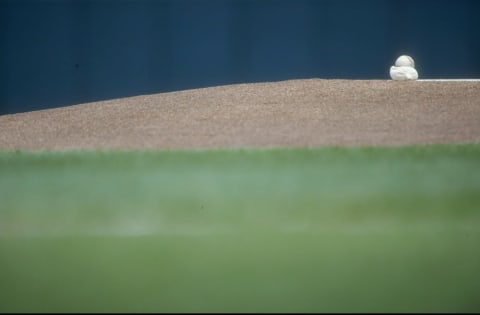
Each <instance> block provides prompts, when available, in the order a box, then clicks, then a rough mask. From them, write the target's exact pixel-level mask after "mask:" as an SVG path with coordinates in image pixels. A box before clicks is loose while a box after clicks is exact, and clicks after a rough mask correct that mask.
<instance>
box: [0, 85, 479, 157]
mask: <svg viewBox="0 0 480 315" xmlns="http://www.w3.org/2000/svg"><path fill="white" fill-rule="evenodd" d="M478 141H480V82H394V81H384V80H322V79H308V80H290V81H281V82H271V83H253V84H236V85H226V86H218V87H210V88H202V89H194V90H185V91H178V92H170V93H161V94H152V95H141V96H135V97H128V98H121V99H112V100H107V101H100V102H93V103H87V104H79V105H73V106H67V107H62V108H54V109H47V110H39V111H33V112H27V113H19V114H13V115H3V116H0V150H16V149H25V150H43V149H49V150H50V149H56V150H64V149H149V148H158V149H185V148H223V147H264V146H267V147H272V146H294V147H302V146H322V145H405V144H431V143H462V142H478Z"/></svg>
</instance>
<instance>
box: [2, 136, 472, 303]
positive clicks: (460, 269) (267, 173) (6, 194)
mask: <svg viewBox="0 0 480 315" xmlns="http://www.w3.org/2000/svg"><path fill="white" fill-rule="evenodd" d="M479 244H480V145H478V144H466V145H433V146H411V147H388V148H386V147H366V148H337V147H327V148H319V149H238V150H199V151H142V152H130V151H124V152H119V151H86V152H83V151H78V152H37V153H34V152H0V312H134V311H136V312H479V311H480V296H479V294H480V246H479Z"/></svg>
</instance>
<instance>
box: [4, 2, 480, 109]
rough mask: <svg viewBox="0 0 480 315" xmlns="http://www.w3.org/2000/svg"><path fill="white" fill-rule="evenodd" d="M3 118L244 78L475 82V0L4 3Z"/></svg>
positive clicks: (479, 72)
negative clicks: (393, 72)
mask: <svg viewBox="0 0 480 315" xmlns="http://www.w3.org/2000/svg"><path fill="white" fill-rule="evenodd" d="M0 44H1V50H0V114H2V113H14V112H22V111H29V110H35V109H41V108H47V107H56V106H64V105H70V104H76V103H82V102H87V101H94V100H101V99H108V98H116V97H123V96H131V95H138V94H146V93H156V92H164V91H173V90H181V89H187V88H195V87H205V86H213V85H220V84H230V83H237V82H258V81H274V80H286V79H293V78H311V77H320V78H347V79H386V78H388V68H389V66H390V65H391V64H392V63H393V62H394V60H395V58H396V57H397V56H398V55H400V54H403V53H408V54H410V55H412V56H413V57H414V58H415V60H416V63H417V68H418V70H419V73H420V76H421V77H423V78H440V77H441V78H451V77H460V78H472V77H477V78H480V1H476V0H449V1H446V0H443V1H442V0H428V1H427V0H401V1H397V0H361V1H360V0H331V1H329V0H324V1H321V0H318V1H314V0H288V1H283V0H275V1H273V0H254V1H248V0H218V1H216V0H204V1H202V0H190V1H189V0H166V1H145V0H132V1H125V0H115V1H109V0H98V1H90V0H49V1H42V0H0Z"/></svg>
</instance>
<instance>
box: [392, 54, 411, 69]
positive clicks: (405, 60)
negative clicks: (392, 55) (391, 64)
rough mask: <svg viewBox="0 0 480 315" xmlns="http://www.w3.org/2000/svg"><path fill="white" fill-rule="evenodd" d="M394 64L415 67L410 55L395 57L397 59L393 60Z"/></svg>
mask: <svg viewBox="0 0 480 315" xmlns="http://www.w3.org/2000/svg"><path fill="white" fill-rule="evenodd" d="M395 66H396V67H412V68H415V61H413V58H412V57H410V56H407V55H403V56H400V57H398V58H397V60H396V61H395Z"/></svg>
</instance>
